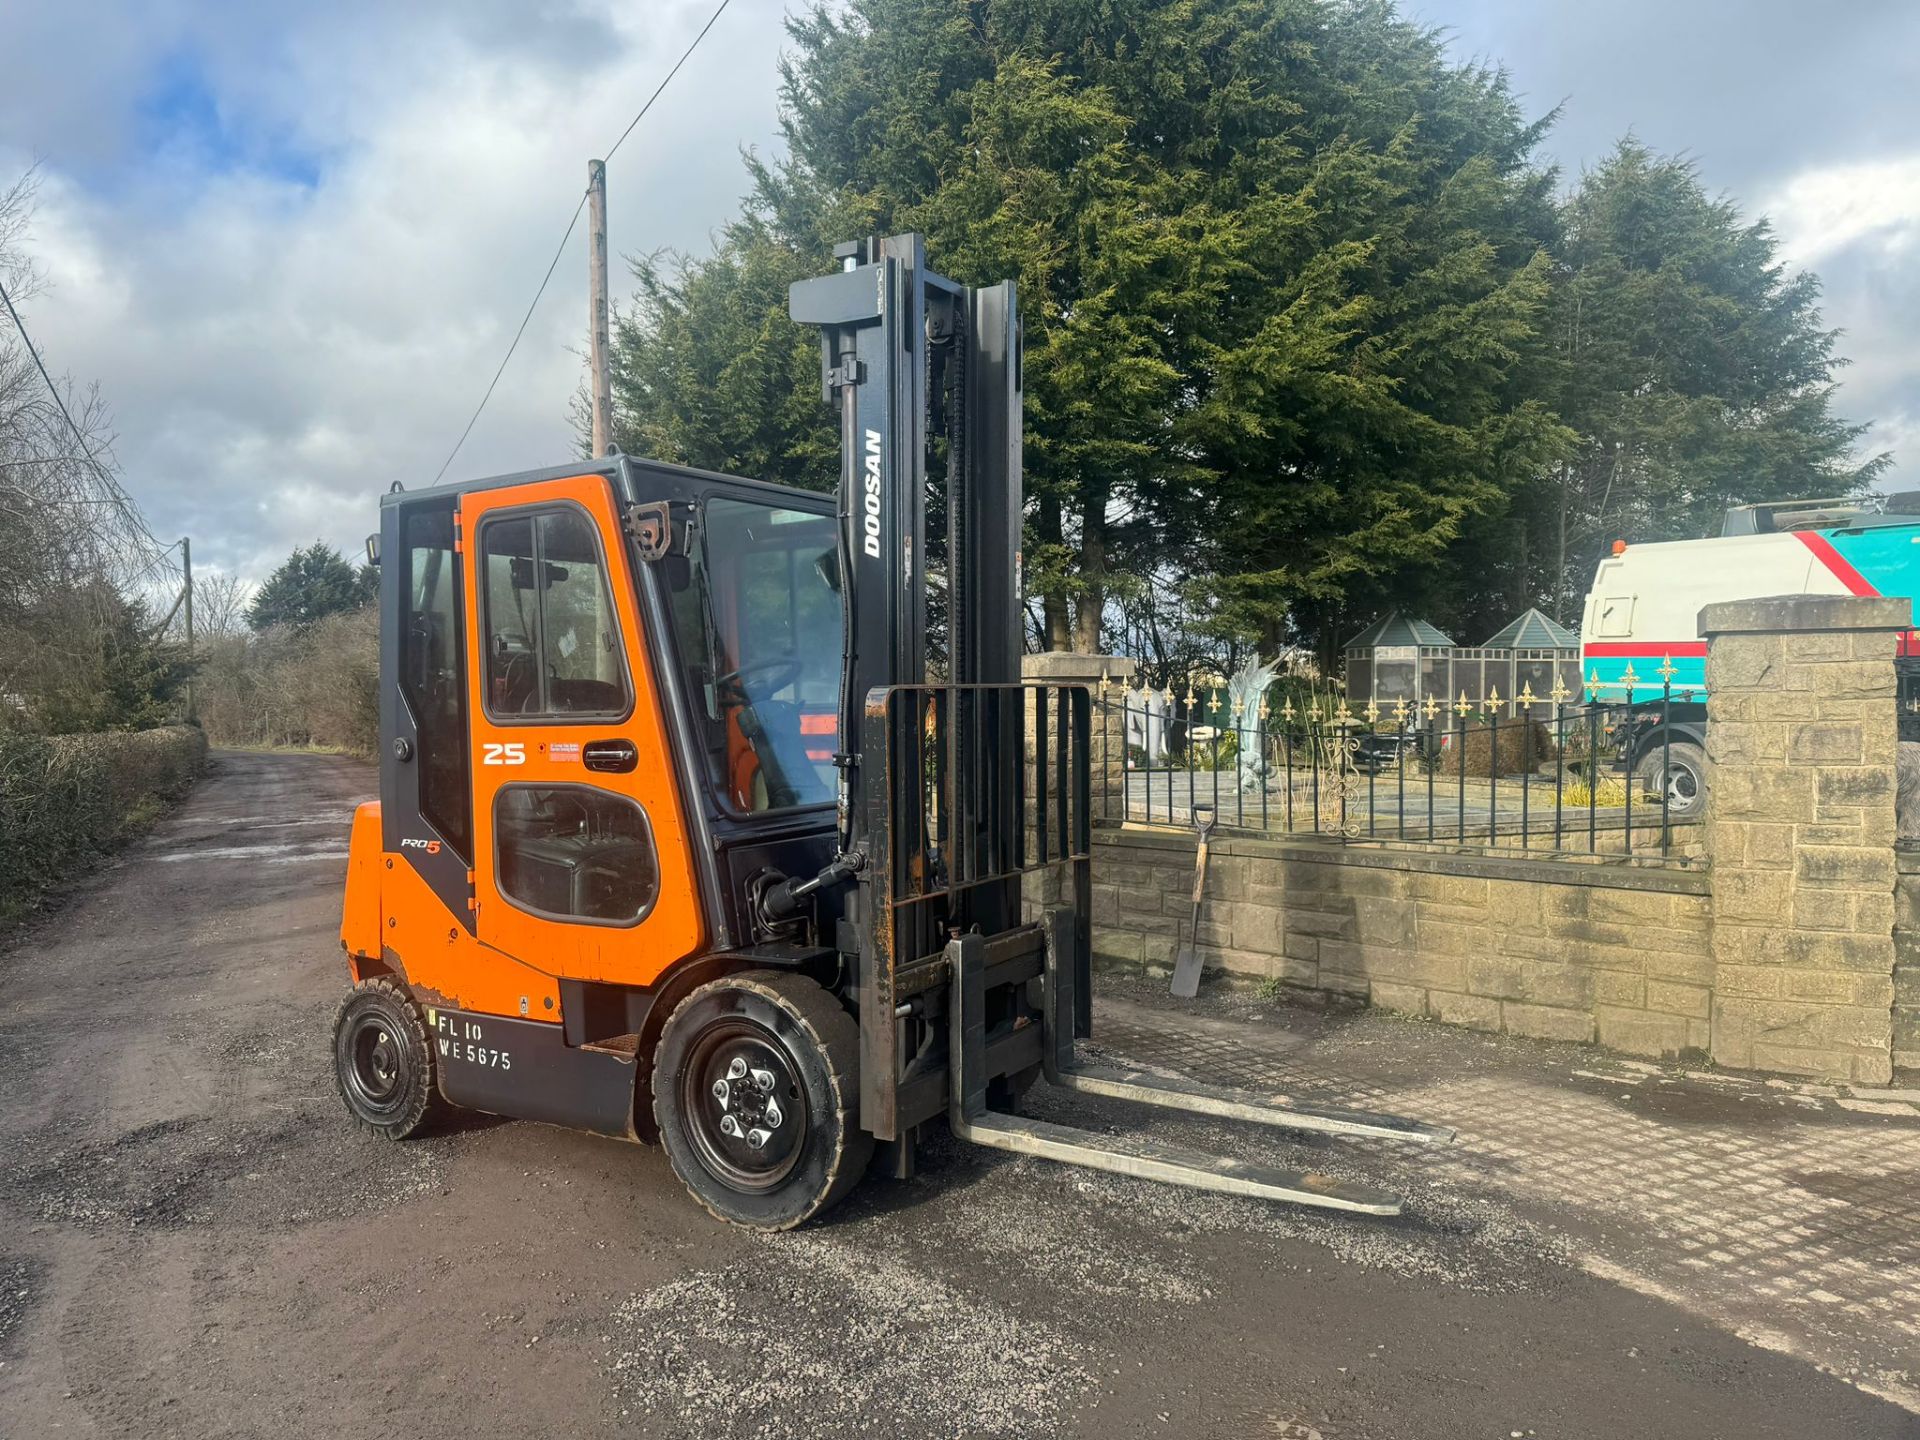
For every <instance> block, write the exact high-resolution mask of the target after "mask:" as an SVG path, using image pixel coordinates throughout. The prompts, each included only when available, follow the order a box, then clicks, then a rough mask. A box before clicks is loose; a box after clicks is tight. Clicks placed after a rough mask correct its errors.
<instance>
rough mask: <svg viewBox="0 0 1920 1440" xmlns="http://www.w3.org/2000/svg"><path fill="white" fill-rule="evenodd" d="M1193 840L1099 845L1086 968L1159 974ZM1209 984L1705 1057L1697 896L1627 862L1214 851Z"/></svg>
mask: <svg viewBox="0 0 1920 1440" xmlns="http://www.w3.org/2000/svg"><path fill="white" fill-rule="evenodd" d="M1193 864H1194V843H1193V840H1192V838H1191V837H1190V836H1187V835H1182V834H1179V833H1175V832H1166V831H1154V830H1147V829H1141V828H1135V827H1108V826H1102V827H1101V828H1100V829H1098V830H1097V831H1096V832H1095V836H1094V863H1093V874H1094V905H1093V909H1094V922H1095V923H1094V930H1093V948H1094V955H1095V960H1096V963H1098V964H1100V965H1102V966H1104V967H1108V968H1119V969H1125V970H1134V971H1145V972H1147V973H1151V974H1158V973H1162V972H1164V971H1166V970H1168V969H1169V968H1170V967H1171V965H1172V962H1173V954H1174V950H1175V949H1176V947H1177V946H1178V944H1179V940H1180V937H1181V936H1182V935H1184V934H1185V931H1186V927H1187V926H1188V924H1189V917H1190V915H1191V912H1192V903H1191V897H1192V886H1193ZM1207 897H1208V899H1207V904H1206V906H1205V908H1204V910H1203V912H1202V915H1201V923H1200V929H1199V939H1200V944H1201V949H1202V951H1203V952H1204V954H1205V958H1206V962H1207V966H1208V969H1209V970H1210V971H1225V972H1227V973H1229V974H1232V975H1235V976H1238V977H1240V978H1243V979H1265V980H1272V981H1277V982H1279V983H1280V984H1282V985H1286V986H1289V987H1296V988H1298V989H1300V990H1303V991H1304V990H1312V991H1323V992H1332V993H1335V994H1338V995H1343V996H1349V997H1352V998H1353V999H1356V1000H1361V1001H1365V1002H1367V1003H1370V1004H1374V1005H1380V1006H1384V1007H1386V1008H1388V1009H1393V1010H1399V1011H1403V1012H1405V1013H1408V1014H1413V1015H1422V1016H1430V1017H1432V1018H1434V1019H1437V1020H1443V1021H1447V1022H1450V1023H1453V1024H1459V1025H1470V1026H1473V1027H1474V1028H1476V1029H1482V1030H1496V1031H1503V1032H1506V1033H1508V1034H1513V1035H1529V1036H1536V1037H1540V1038H1545V1039H1553V1040H1598V1041H1599V1042H1600V1043H1602V1044H1605V1045H1610V1046H1612V1047H1614V1048H1615V1049H1619V1050H1625V1051H1628V1052H1630V1053H1632V1054H1636V1055H1648V1056H1655V1057H1681V1056H1690V1055H1696V1054H1704V1052H1705V1049H1706V1046H1707V1044H1708V1023H1707V1022H1708V1007H1709V1004H1710V996H1711V988H1710V987H1711V973H1710V971H1711V961H1710V959H1709V958H1708V956H1707V932H1708V924H1709V914H1708V900H1707V880H1706V876H1705V875H1704V874H1702V873H1699V872H1698V871H1689V870H1687V869H1684V868H1675V867H1670V866H1661V865H1656V864H1651V863H1649V864H1637V863H1633V862H1624V861H1612V862H1606V861H1601V862H1582V861H1578V860H1565V859H1562V860H1520V859H1509V858H1505V857H1494V856H1471V855H1450V854H1444V853H1439V852H1427V851H1420V850H1413V849H1406V848H1391V847H1381V848H1377V849H1376V848H1368V847H1361V846H1348V847H1342V846H1336V845H1328V844H1325V843H1324V842H1315V841H1309V840H1299V841H1290V840H1265V839H1249V838H1242V837H1239V836H1233V837H1228V838H1220V837H1216V839H1215V841H1214V844H1213V846H1212V857H1211V860H1210V863H1209V866H1208V879H1207Z"/></svg>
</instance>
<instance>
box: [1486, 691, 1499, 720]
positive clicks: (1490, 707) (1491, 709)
mask: <svg viewBox="0 0 1920 1440" xmlns="http://www.w3.org/2000/svg"><path fill="white" fill-rule="evenodd" d="M1486 710H1487V713H1488V714H1489V715H1497V714H1499V713H1500V687H1499V686H1498V685H1494V686H1490V687H1489V688H1488V690H1487V699H1486Z"/></svg>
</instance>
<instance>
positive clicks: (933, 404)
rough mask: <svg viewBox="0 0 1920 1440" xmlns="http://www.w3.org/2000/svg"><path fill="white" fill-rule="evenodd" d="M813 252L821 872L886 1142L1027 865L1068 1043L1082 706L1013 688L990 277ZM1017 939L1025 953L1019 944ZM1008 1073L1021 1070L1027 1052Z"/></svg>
mask: <svg viewBox="0 0 1920 1440" xmlns="http://www.w3.org/2000/svg"><path fill="white" fill-rule="evenodd" d="M836 258H837V259H839V260H840V262H841V267H842V268H841V269H840V270H839V271H838V272H836V273H832V274H828V275H824V276H820V277H817V278H814V279H809V280H802V281H798V282H796V283H795V284H794V285H793V287H792V290H791V296H790V311H791V313H792V315H793V318H794V319H795V320H798V321H801V322H803V323H807V324H811V325H815V326H817V327H818V328H819V331H820V359H821V377H822V390H823V394H824V398H825V399H826V400H827V401H828V403H830V404H832V405H834V406H835V407H836V408H837V410H838V413H839V417H840V434H841V473H840V483H839V491H838V496H839V500H838V508H839V521H840V529H841V556H840V558H841V566H842V574H843V577H844V589H843V594H842V599H843V602H844V605H845V614H846V621H845V623H846V632H847V633H846V645H845V655H844V658H843V671H842V675H843V681H842V693H841V698H840V753H839V755H838V757H837V759H838V763H839V765H840V767H841V781H842V783H841V789H840V803H839V817H838V818H839V831H840V833H839V849H840V862H839V863H840V864H841V865H842V866H843V867H845V868H846V869H847V870H849V871H850V872H851V873H852V874H853V875H855V876H857V878H858V882H859V887H858V892H857V898H856V899H855V901H854V903H853V904H851V905H850V906H849V910H848V914H847V916H846V920H845V922H844V923H845V925H846V927H847V931H848V934H847V937H846V939H847V942H848V943H843V944H842V947H841V948H842V949H843V950H851V951H854V952H856V953H857V955H858V965H857V974H858V977H859V978H858V996H857V1003H858V1007H859V1013H860V1016H861V1021H862V1024H861V1031H862V1042H863V1044H862V1056H861V1062H862V1063H861V1075H862V1087H861V1090H862V1109H861V1118H862V1123H863V1125H864V1126H865V1127H866V1128H867V1129H868V1130H870V1131H871V1132H872V1133H874V1134H876V1135H878V1136H880V1137H881V1138H883V1139H894V1138H897V1137H898V1136H899V1135H900V1133H901V1131H902V1128H903V1125H910V1124H912V1123H914V1122H916V1121H918V1120H920V1119H924V1118H926V1113H922V1112H930V1111H933V1110H937V1109H938V1108H940V1107H941V1106H943V1105H944V1097H943V1096H940V1095H939V1094H938V1092H937V1090H933V1089H930V1090H929V1091H928V1093H927V1098H926V1099H925V1100H924V1101H922V1102H921V1103H918V1104H915V1103H913V1102H912V1100H911V1098H910V1099H909V1102H908V1104H907V1106H906V1107H905V1116H904V1119H903V1116H902V1106H901V1105H900V1103H899V1101H898V1097H897V1096H896V1095H895V1093H894V1091H895V1088H896V1087H895V1086H894V1085H893V1083H892V1077H894V1076H895V1075H897V1074H898V1073H899V1072H900V1069H901V1067H902V1064H903V1061H906V1060H908V1059H909V1056H910V1048H911V1047H915V1046H916V1045H917V1044H919V1043H923V1042H926V1041H928V1039H929V1035H928V1034H927V1033H922V1032H924V1031H925V1030H926V1027H925V1026H924V1025H923V1024H921V1023H920V1022H921V1021H923V1020H925V1019H927V1018H929V1017H930V1016H931V1015H934V1014H937V1013H938V1001H937V999H935V998H932V997H931V996H930V994H929V992H931V991H932V990H933V989H934V988H935V987H936V986H937V985H938V982H939V981H940V979H941V978H943V976H944V970H943V965H944V960H943V948H944V947H945V945H946V944H947V942H948V941H949V940H950V939H951V938H952V937H953V936H955V935H958V934H963V933H977V934H980V935H983V936H996V935H1006V934H1008V933H1009V932H1013V931H1014V930H1015V929H1016V927H1018V926H1019V925H1020V923H1021V919H1022V915H1021V894H1022V879H1023V876H1024V875H1025V874H1027V873H1030V872H1032V871H1035V870H1040V869H1047V870H1061V871H1064V874H1063V875H1062V876H1061V877H1060V878H1059V880H1058V881H1057V882H1056V885H1055V888H1056V889H1057V890H1059V891H1063V892H1064V899H1065V901H1066V903H1067V905H1068V907H1069V909H1071V910H1072V911H1073V912H1074V913H1073V916H1072V918H1071V921H1070V923H1068V924H1067V925H1066V926H1065V927H1064V929H1063V932H1062V936H1061V939H1062V940H1063V941H1064V942H1065V944H1066V946H1067V948H1068V951H1069V954H1068V955H1066V956H1063V957H1062V959H1063V962H1064V963H1065V965H1066V966H1067V967H1068V968H1069V969H1070V971H1071V972H1072V974H1071V975H1070V976H1069V977H1068V980H1069V986H1068V988H1069V989H1070V990H1071V993H1072V994H1073V995H1075V996H1077V997H1079V999H1078V1003H1075V1004H1074V1005H1073V1006H1072V1010H1073V1013H1074V1014H1075V1016H1076V1018H1077V1019H1078V1020H1079V1022H1080V1023H1079V1024H1078V1025H1077V1027H1076V1028H1077V1029H1078V1031H1079V1033H1082V1034H1084V1033H1086V1024H1085V1020H1086V1015H1087V1007H1086V1004H1085V995H1086V975H1087V968H1088V950H1089V934H1088V926H1087V919H1088V913H1087V912H1088V906H1089V901H1090V894H1091V891H1090V880H1091V876H1090V873H1089V868H1088V866H1089V849H1090V834H1089V818H1088V805H1087V800H1088V794H1087V766H1088V758H1089V757H1088V735H1089V724H1088V721H1089V714H1088V699H1087V695H1086V692H1085V691H1084V689H1080V688H1078V687H1066V686H1030V687H1023V686H1022V685H1021V683H1020V654H1021V649H1022V646H1021V627H1020V611H1019V549H1020V533H1021V513H1022V492H1021V420H1020V416H1021V375H1020V326H1019V318H1018V308H1017V304H1016V297H1015V292H1014V286H1013V282H1012V281H1003V282H1001V283H1000V284H997V285H993V286H988V287H984V288H979V289H974V288H970V287H967V286H964V285H959V284H956V283H955V282H953V281H952V280H949V279H947V278H946V277H945V276H942V275H939V274H936V273H935V272H934V271H933V270H931V269H930V268H929V267H928V265H927V262H926V255H925V250H924V245H923V242H922V240H921V237H920V236H918V235H900V236H892V237H889V238H886V239H877V240H868V241H862V242H855V243H852V244H848V245H843V246H841V247H839V248H838V250H837V251H836ZM1029 726H1031V727H1032V731H1033V742H1034V746H1035V751H1034V758H1035V761H1036V762H1037V764H1036V771H1035V774H1036V779H1035V783H1033V784H1032V785H1031V786H1029V785H1028V784H1026V783H1023V769H1024V768H1025V767H1026V766H1027V765H1028V763H1029V761H1028V755H1027V730H1028V727H1029ZM1029 807H1031V808H1029ZM1030 825H1031V827H1032V829H1031V832H1030V831H1029V828H1028V827H1029V826H1030ZM1028 938H1030V939H1031V941H1032V942H1033V944H1034V945H1035V946H1036V947H1037V945H1038V944H1039V941H1040V936H1039V934H1038V932H1037V931H1030V932H1029V937H1028ZM1016 948H1017V947H1016ZM1033 968H1034V969H1035V970H1036V972H1037V961H1036V962H1035V966H1034V967H1033ZM1074 982H1077V983H1074ZM916 996H917V997H920V998H919V999H917V1000H916V999H914V997H916ZM1004 1009H1005V1007H1004V1006H998V1007H996V1010H997V1011H1002V1010H1004ZM902 1012H905V1013H902ZM997 1018H998V1019H1000V1021H1001V1022H1002V1023H1003V1024H1004V1023H1005V1022H1006V1020H1007V1018H1008V1017H1007V1016H1006V1015H1004V1014H999V1015H998V1016H997ZM896 1022H901V1023H896ZM1027 1038H1028V1040H1029V1041H1034V1042H1037V1041H1038V1039H1039V1035H1038V1031H1037V1029H1036V1032H1035V1034H1034V1035H1032V1036H1030V1037H1027ZM938 1039H939V1040H941V1041H943V1040H944V1037H938ZM937 1045H938V1042H937V1041H936V1042H935V1046H934V1048H937ZM1027 1058H1028V1059H1029V1063H1030V1064H1037V1062H1038V1061H1039V1059H1040V1056H1039V1054H1038V1051H1037V1048H1036V1049H1035V1050H1034V1053H1033V1054H1032V1055H1031V1056H1030V1057H1027Z"/></svg>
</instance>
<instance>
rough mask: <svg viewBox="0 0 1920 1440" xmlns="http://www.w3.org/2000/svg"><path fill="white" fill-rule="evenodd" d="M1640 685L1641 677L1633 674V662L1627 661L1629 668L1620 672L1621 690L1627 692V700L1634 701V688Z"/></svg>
mask: <svg viewBox="0 0 1920 1440" xmlns="http://www.w3.org/2000/svg"><path fill="white" fill-rule="evenodd" d="M1639 683H1640V677H1639V676H1638V675H1636V674H1634V673H1633V662H1632V661H1631V660H1629V661H1627V668H1626V669H1624V670H1622V671H1621V672H1620V688H1621V689H1622V690H1624V691H1626V692H1627V699H1629V700H1631V699H1633V687H1634V686H1636V685H1638V684H1639Z"/></svg>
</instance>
